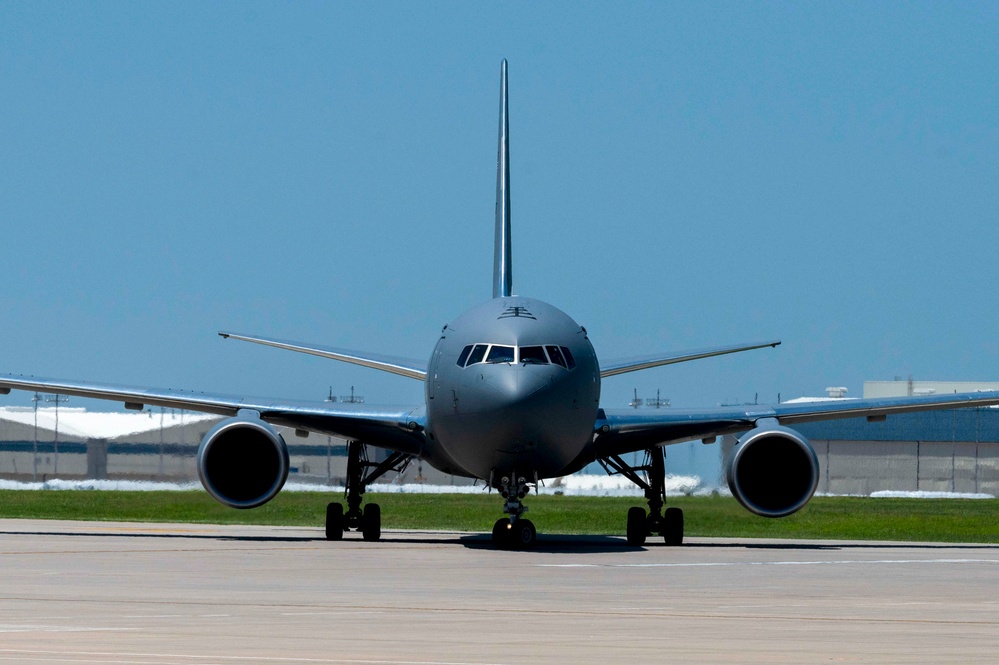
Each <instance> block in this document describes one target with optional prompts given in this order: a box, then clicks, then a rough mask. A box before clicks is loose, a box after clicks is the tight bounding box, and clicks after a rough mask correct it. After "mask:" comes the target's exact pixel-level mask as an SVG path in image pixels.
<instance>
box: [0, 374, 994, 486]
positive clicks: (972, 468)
mask: <svg viewBox="0 0 999 665" xmlns="http://www.w3.org/2000/svg"><path fill="white" fill-rule="evenodd" d="M982 389H999V384H991V383H990V384H967V383H941V382H914V381H911V380H908V381H906V380H900V381H892V382H867V383H865V387H864V392H865V396H878V397H883V396H897V395H899V393H901V395H913V394H934V392H936V393H937V394H939V393H943V392H948V393H949V392H954V391H955V390H957V391H959V392H964V391H969V390H972V391H973V390H982ZM931 391H932V392H931ZM829 392H830V395H834V397H831V398H830V397H826V398H820V399H848V398H847V397H846V396H845V395H846V390H845V389H831V390H830V391H829ZM868 392H870V393H871V395H868ZM667 408H668V407H667ZM219 420H221V418H219V417H218V416H211V415H205V414H199V413H193V412H189V411H188V412H185V411H179V410H172V409H158V408H154V409H147V410H144V411H141V412H126V413H98V412H89V411H86V410H84V409H80V408H67V407H65V406H63V407H60V406H58V403H56V406H45V407H38V408H30V407H0V479H6V480H15V481H21V482H32V481H35V482H44V481H46V480H51V479H56V478H58V479H64V480H82V479H94V480H103V479H109V480H138V481H156V482H181V483H183V482H197V480H198V473H197V467H196V456H197V450H198V444H199V443H200V442H201V439H202V438H203V437H204V435H205V434H206V433H207V432H208V430H209V429H211V428H212V427H213V426H214V425H215V423H217V422H218V421H219ZM795 429H796V430H798V431H799V432H801V434H802V435H804V436H805V437H806V438H807V439H808V440H809V441H810V442H811V443H812V446H813V447H814V448H815V451H816V454H817V455H818V458H819V467H820V471H821V477H820V481H819V487H818V491H819V492H821V493H828V494H852V495H868V494H871V493H873V492H880V491H898V492H954V493H962V494H966V493H971V494H991V495H993V496H999V408H975V409H948V410H940V411H925V412H920V413H907V414H898V415H893V416H889V417H888V418H887V419H886V420H885V421H882V422H868V421H867V419H866V418H848V419H841V420H829V421H823V422H815V423H805V424H800V425H796V426H795ZM278 430H279V432H280V433H281V435H282V436H283V437H284V439H285V441H286V442H287V444H288V450H289V457H290V461H291V472H290V474H289V477H288V481H289V482H292V483H302V484H315V485H327V486H342V485H343V484H344V479H345V475H346V466H347V465H346V451H347V442H346V441H345V440H343V439H339V438H337V437H331V436H324V435H318V434H311V435H310V436H308V437H306V438H300V437H298V436H296V434H295V431H294V430H291V429H286V428H278ZM734 443H735V437H733V436H725V437H722V439H721V446H704V445H702V444H701V443H699V442H693V443H688V444H681V445H679V446H670V447H669V448H668V449H667V470H668V471H669V472H670V473H674V474H680V475H688V474H691V470H692V469H694V468H695V467H696V466H697V464H698V462H696V459H697V457H698V456H703V455H704V454H705V453H707V454H708V455H709V456H710V457H712V458H713V459H712V460H711V464H710V465H709V466H710V468H712V469H716V470H717V469H722V468H723V465H722V460H725V459H727V456H728V454H729V452H730V451H731V449H732V446H733V445H734ZM591 466H592V465H591ZM701 466H703V465H701ZM590 472H591V473H592V472H597V473H601V472H602V471H592V470H591V471H590ZM693 475H699V476H701V477H702V478H703V479H704V480H705V481H706V482H705V484H706V485H708V486H711V485H713V484H715V483H714V482H712V481H713V480H714V479H713V478H711V476H713V475H714V472H709V473H707V474H705V473H704V472H703V471H700V472H696V473H695V474H693ZM384 482H402V483H427V484H434V485H448V484H462V485H464V484H470V483H471V481H470V480H469V479H466V478H459V477H455V476H450V475H446V474H442V473H440V472H438V471H436V470H435V469H433V468H431V467H430V466H429V465H423V464H421V463H419V461H414V462H413V463H412V464H410V466H409V467H408V468H407V470H406V472H405V474H404V475H403V477H402V478H398V479H396V478H392V477H386V478H385V479H384ZM717 484H719V485H721V486H724V485H725V480H724V478H718V479H717Z"/></svg>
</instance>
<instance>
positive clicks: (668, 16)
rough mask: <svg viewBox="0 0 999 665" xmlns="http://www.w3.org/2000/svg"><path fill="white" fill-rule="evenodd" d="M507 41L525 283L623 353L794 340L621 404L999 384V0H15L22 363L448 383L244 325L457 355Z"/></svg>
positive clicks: (614, 397) (156, 377) (191, 376)
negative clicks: (833, 389) (880, 383)
mask: <svg viewBox="0 0 999 665" xmlns="http://www.w3.org/2000/svg"><path fill="white" fill-rule="evenodd" d="M535 4H541V7H540V8H539V7H536V6H535ZM504 57H505V58H508V59H509V61H510V93H511V99H510V113H511V121H510V124H511V144H512V155H511V161H512V193H513V204H512V210H513V222H514V238H513V240H514V291H515V292H517V293H519V294H522V295H530V296H534V297H538V298H541V299H544V300H548V301H550V302H552V303H553V304H555V305H556V306H558V307H560V308H562V309H564V310H565V311H566V312H568V313H569V314H570V315H571V316H573V317H574V318H575V319H576V320H577V321H579V322H580V323H581V324H582V325H585V326H586V327H587V329H588V330H589V332H590V336H591V339H592V341H593V343H594V345H595V347H596V349H597V352H598V353H599V354H600V355H601V356H602V357H604V358H612V357H619V356H630V355H637V354H641V353H647V352H654V351H657V350H662V349H686V348H698V347H703V346H709V345H715V344H728V343H735V342H741V341H752V340H757V339H761V338H768V337H771V336H773V337H779V338H780V339H782V340H783V341H784V345H783V346H781V347H780V348H778V349H777V350H766V351H757V352H752V353H749V354H743V355H740V356H730V357H727V358H720V359H711V360H704V361H700V362H696V363H690V364H688V365H685V366H677V367H672V368H662V369H657V370H651V371H646V372H641V373H636V374H630V375H625V376H622V377H618V378H614V379H609V380H608V381H607V382H606V383H605V385H604V404H605V406H624V405H625V404H626V403H627V401H628V399H629V398H630V397H631V392H632V389H633V388H638V390H639V392H640V394H642V395H643V396H649V395H654V393H655V390H656V389H657V388H660V389H661V390H662V393H663V395H664V396H668V397H670V398H671V399H672V400H673V403H674V404H675V405H681V406H684V405H689V406H695V405H708V404H716V403H720V402H733V401H745V400H752V399H753V398H754V395H755V394H757V393H758V394H759V398H760V401H773V400H775V399H776V397H777V394H778V392H780V393H781V394H782V396H783V397H785V398H786V397H793V396H799V395H804V394H808V395H815V394H822V391H823V389H824V388H825V387H826V386H828V385H844V386H847V387H849V389H850V391H851V394H853V395H858V394H859V393H860V392H861V387H862V382H863V381H864V380H865V379H890V378H892V377H894V376H896V375H901V376H907V375H908V374H910V373H911V374H913V375H914V376H915V377H916V378H919V379H962V380H999V296H997V293H996V288H995V285H996V267H995V261H996V246H997V240H999V230H997V229H999V224H997V221H999V220H997V210H999V193H997V192H999V104H997V103H996V94H997V92H996V91H997V90H999V5H997V4H995V3H960V4H958V3H904V4H897V3H888V2H877V3H851V2H836V3H833V2H829V3H804V4H791V3H777V4H770V3H764V4H760V3H734V2H733V3H720V4H711V3H684V4H676V3H667V2H655V3H642V4H619V3H601V4H581V3H571V4H565V5H560V4H555V3H515V4H505V3H467V2H460V3H434V4H432V5H429V6H426V5H423V4H416V3H401V4H395V3H378V4H377V5H369V4H367V3H350V4H348V3H251V2H238V3H235V2H234V3H226V2H221V3H195V2H188V3H134V2H124V3H55V4H47V3H42V2H23V3H11V2H4V3H2V4H0V126H2V130H0V183H2V184H0V371H5V372H16V373H31V374H36V375H39V376H48V377H57V378H69V379H91V380H99V381H112V382H119V383H127V384H133V385H150V386H158V387H183V388H190V389H202V390H210V391H221V392H226V393H242V394H248V395H275V396H287V397H294V398H317V399H318V398H322V397H324V396H325V394H326V391H327V389H328V386H330V385H332V386H333V387H334V391H335V392H337V393H341V394H342V393H346V392H349V389H350V386H351V385H354V386H356V387H357V390H358V392H359V393H362V394H364V395H365V396H366V397H367V398H368V401H369V402H379V403H418V402H420V401H421V399H422V386H421V384H419V383H417V382H415V381H411V380H408V379H404V378H401V377H394V376H390V375H385V374H382V373H379V372H376V371H372V370H366V369H363V368H357V367H353V366H348V365H343V364H340V363H335V362H333V361H326V360H322V359H319V358H312V357H309V356H300V355H297V354H292V353H288V352H284V351H279V350H274V349H266V348H261V347H255V346H252V345H246V344H242V343H238V342H231V341H228V342H227V341H223V340H221V339H219V338H218V337H217V336H216V334H215V333H216V331H217V330H219V329H231V330H235V331H241V332H249V333H259V334H265V335H272V336H277V337H283V338H288V339H296V340H302V341H312V342H318V343H324V344H328V345H334V346H344V347H348V348H358V349H367V350H372V351H379V352H383V353H391V354H396V355H404V356H412V357H418V358H424V357H428V356H429V354H430V351H431V349H432V346H433V344H434V343H435V341H436V338H437V334H438V331H439V330H440V328H441V326H442V325H443V324H445V323H447V322H448V321H449V320H451V319H453V318H454V317H456V316H457V315H458V314H459V313H460V312H462V311H463V310H464V309H466V308H467V307H470V306H472V305H474V304H476V303H478V302H480V301H482V300H484V299H486V298H488V297H489V296H490V294H491V271H492V247H491V244H492V233H493V206H494V198H495V161H496V126H497V101H498V78H499V63H500V60H501V59H502V58H504ZM0 403H3V404H28V403H29V401H28V398H27V396H24V395H20V396H18V395H13V394H12V395H11V396H9V397H5V398H2V400H0Z"/></svg>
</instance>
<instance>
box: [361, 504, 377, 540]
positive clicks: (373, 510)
mask: <svg viewBox="0 0 999 665" xmlns="http://www.w3.org/2000/svg"><path fill="white" fill-rule="evenodd" d="M361 535H362V536H363V537H364V539H365V540H370V541H375V540H379V539H380V538H381V537H382V509H381V507H379V505H378V504H377V503H369V504H368V505H366V506H365V507H364V515H363V516H362V517H361Z"/></svg>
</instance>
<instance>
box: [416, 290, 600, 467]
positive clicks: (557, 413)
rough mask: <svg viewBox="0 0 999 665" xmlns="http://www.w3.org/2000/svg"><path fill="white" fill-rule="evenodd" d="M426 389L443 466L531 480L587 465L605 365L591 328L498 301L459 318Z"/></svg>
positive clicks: (438, 351) (540, 305)
mask: <svg viewBox="0 0 999 665" xmlns="http://www.w3.org/2000/svg"><path fill="white" fill-rule="evenodd" d="M483 347H484V348H483ZM539 349H543V351H541V352H539ZM425 386H426V387H425V389H426V403H427V425H426V427H427V434H428V438H429V439H430V451H429V455H428V461H429V462H430V463H431V464H433V465H434V466H435V467H437V468H440V469H442V470H444V471H446V472H448V473H455V474H458V475H465V476H473V477H477V478H485V479H488V478H490V477H491V476H492V475H495V476H496V477H497V478H499V477H500V476H501V475H506V474H510V475H512V474H514V473H515V474H516V475H518V476H523V477H525V478H529V479H532V478H534V477H535V476H536V477H538V478H550V477H553V476H558V475H563V474H565V473H570V472H572V471H575V470H578V468H579V467H580V466H582V464H584V463H585V461H582V462H581V460H582V457H583V453H584V450H585V448H586V446H587V445H588V444H589V443H590V442H591V441H592V440H593V424H594V421H595V420H596V417H597V409H598V405H599V401H600V368H599V365H598V364H597V357H596V354H595V353H594V351H593V346H592V345H591V344H590V341H589V339H587V336H586V330H585V329H584V328H583V327H582V326H580V325H579V324H578V323H576V322H575V321H573V320H572V318H570V317H569V316H568V315H567V314H565V313H564V312H562V311H561V310H559V309H557V308H555V307H553V306H551V305H549V304H548V303H545V302H542V301H540V300H535V299H533V298H524V297H520V296H505V297H498V298H494V299H493V300H490V301H489V302H486V303H483V304H481V305H478V306H477V307H473V308H472V309H470V310H468V311H467V312H465V313H464V314H462V315H461V316H459V317H458V318H457V319H455V320H454V321H453V322H452V323H450V324H448V325H447V326H445V328H444V330H443V331H442V332H441V337H440V340H439V341H438V342H437V346H436V348H435V349H434V352H433V355H432V356H431V359H430V364H429V366H428V373H427V379H426V384H425Z"/></svg>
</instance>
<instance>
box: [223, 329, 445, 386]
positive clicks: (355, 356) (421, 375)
mask: <svg viewBox="0 0 999 665" xmlns="http://www.w3.org/2000/svg"><path fill="white" fill-rule="evenodd" d="M219 336H220V337H222V338H223V339H230V338H231V339H238V340H241V341H244V342H253V343H254V344H263V345H264V346H273V347H275V348H278V349H286V350H288V351H298V352H299V353H308V354H311V355H313V356H320V357H322V358H332V359H333V360H341V361H343V362H345V363H353V364H354V365H362V366H364V367H370V368H372V369H380V370H381V371H383V372H389V373H391V374H399V375H400V376H406V377H409V378H410V379H418V380H420V381H425V380H426V378H427V363H426V362H423V361H420V360H413V359H412V358H400V357H398V356H384V355H381V354H378V353H362V352H360V351H351V350H350V349H339V348H335V347H332V346H319V345H317V344H304V343H302V342H291V341H288V340H284V339H272V338H270V337H260V336H258V335H240V334H239V333H231V332H219Z"/></svg>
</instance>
